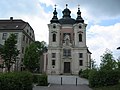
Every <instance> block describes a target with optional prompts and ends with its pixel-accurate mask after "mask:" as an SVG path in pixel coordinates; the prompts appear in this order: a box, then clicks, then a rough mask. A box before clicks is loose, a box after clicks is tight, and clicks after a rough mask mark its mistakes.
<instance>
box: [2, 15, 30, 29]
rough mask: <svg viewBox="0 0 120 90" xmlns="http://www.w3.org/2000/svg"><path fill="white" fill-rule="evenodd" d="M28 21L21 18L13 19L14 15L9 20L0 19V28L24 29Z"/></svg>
mask: <svg viewBox="0 0 120 90" xmlns="http://www.w3.org/2000/svg"><path fill="white" fill-rule="evenodd" d="M27 24H28V23H27V22H25V21H23V20H21V19H13V18H12V17H11V18H10V19H9V20H0V29H2V30H4V29H5V30H6V29H12V30H16V29H17V30H18V29H24V27H25V26H26V25H27Z"/></svg>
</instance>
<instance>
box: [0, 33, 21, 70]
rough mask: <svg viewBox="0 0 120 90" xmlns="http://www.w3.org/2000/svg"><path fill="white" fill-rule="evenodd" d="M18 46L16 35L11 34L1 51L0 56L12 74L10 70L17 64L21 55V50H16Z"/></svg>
mask: <svg viewBox="0 0 120 90" xmlns="http://www.w3.org/2000/svg"><path fill="white" fill-rule="evenodd" d="M16 44H17V37H16V35H15V34H11V35H10V36H9V38H8V39H7V40H6V41H5V43H4V45H3V47H2V48H1V49H0V55H1V57H2V59H3V61H4V64H5V67H6V68H7V70H8V72H10V68H11V66H12V65H13V64H14V63H15V61H16V57H17V56H18V54H19V50H18V49H17V48H16Z"/></svg>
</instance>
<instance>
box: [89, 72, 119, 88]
mask: <svg viewBox="0 0 120 90" xmlns="http://www.w3.org/2000/svg"><path fill="white" fill-rule="evenodd" d="M118 83H119V73H118V71H116V70H99V71H95V70H94V71H91V72H90V75H89V84H90V86H91V87H100V86H108V85H115V84H118Z"/></svg>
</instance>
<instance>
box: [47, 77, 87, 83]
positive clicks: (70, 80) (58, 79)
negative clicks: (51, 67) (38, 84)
mask: <svg viewBox="0 0 120 90" xmlns="http://www.w3.org/2000/svg"><path fill="white" fill-rule="evenodd" d="M61 79H62V80H61ZM61 81H62V84H72V85H76V82H77V84H79V85H81V84H86V85H89V82H88V80H86V79H84V78H80V77H78V76H67V75H48V83H51V84H61Z"/></svg>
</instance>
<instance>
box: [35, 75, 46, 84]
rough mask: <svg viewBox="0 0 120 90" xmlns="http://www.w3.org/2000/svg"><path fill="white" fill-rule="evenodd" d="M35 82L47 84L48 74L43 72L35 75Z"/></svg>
mask: <svg viewBox="0 0 120 90" xmlns="http://www.w3.org/2000/svg"><path fill="white" fill-rule="evenodd" d="M33 77H34V78H33V82H34V83H36V84H37V85H38V86H47V85H48V81H47V75H46V74H41V75H35V74H34V75H33Z"/></svg>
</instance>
